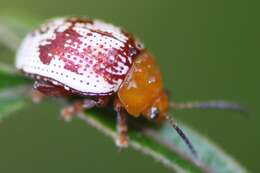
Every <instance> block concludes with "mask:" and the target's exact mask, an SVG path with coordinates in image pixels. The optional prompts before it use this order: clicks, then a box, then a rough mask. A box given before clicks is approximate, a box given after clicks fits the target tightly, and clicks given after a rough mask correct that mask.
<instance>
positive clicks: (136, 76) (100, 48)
mask: <svg viewBox="0 0 260 173" xmlns="http://www.w3.org/2000/svg"><path fill="white" fill-rule="evenodd" d="M16 67H17V69H18V70H20V71H21V72H23V73H24V74H26V75H28V76H29V77H31V78H33V79H34V80H35V83H34V90H33V99H34V100H35V101H39V100H40V99H41V98H42V97H43V96H63V97H66V96H79V97H80V99H78V100H77V101H75V103H74V104H73V105H71V106H69V107H67V108H64V109H63V111H62V116H63V117H64V118H65V119H68V118H70V117H71V116H72V115H74V114H76V113H78V112H81V111H83V110H85V109H90V108H92V107H95V106H99V107H102V106H107V104H108V103H109V102H111V101H113V103H114V109H115V111H116V112H117V131H118V138H117V140H116V144H117V146H119V147H126V146H127V144H128V136H127V130H128V128H127V121H126V120H127V115H130V116H134V117H139V116H144V117H145V118H147V119H149V120H154V121H157V122H158V123H160V122H164V121H168V122H170V123H171V124H172V126H173V127H174V129H175V130H176V132H177V133H178V134H179V135H180V137H181V138H182V139H183V140H184V142H185V143H186V144H187V145H188V147H189V149H190V150H191V152H192V153H193V155H195V156H196V152H195V149H194V147H193V146H192V144H191V142H190V141H189V139H188V138H187V136H186V135H185V134H184V132H183V131H182V130H181V129H180V128H179V127H178V126H177V124H176V122H175V121H174V119H173V118H172V117H171V116H170V115H169V113H168V109H169V107H172V108H175V109H193V108H194V109H208V108H212V109H213V108H215V109H230V110H237V111H242V110H243V108H242V107H240V106H239V105H238V104H235V103H230V102H224V101H213V102H193V103H170V102H169V100H168V95H167V93H166V92H165V89H164V87H163V80H162V77H161V73H160V69H159V67H158V65H157V64H156V62H155V58H154V56H153V55H152V54H151V53H150V52H149V50H147V49H145V48H144V46H143V44H142V43H141V42H140V41H139V40H138V39H136V38H135V37H134V36H133V35H132V34H130V33H128V32H126V31H124V30H122V29H121V28H119V27H116V26H114V25H111V24H108V23H105V22H103V21H100V20H91V19H88V18H73V17H71V18H69V17H67V18H66V17H65V18H55V19H52V20H49V21H48V22H47V23H45V24H43V25H42V26H40V28H38V29H36V30H34V31H33V32H31V33H29V34H28V35H27V36H26V38H25V39H24V40H23V42H22V44H21V46H20V49H19V50H18V53H17V59H16Z"/></svg>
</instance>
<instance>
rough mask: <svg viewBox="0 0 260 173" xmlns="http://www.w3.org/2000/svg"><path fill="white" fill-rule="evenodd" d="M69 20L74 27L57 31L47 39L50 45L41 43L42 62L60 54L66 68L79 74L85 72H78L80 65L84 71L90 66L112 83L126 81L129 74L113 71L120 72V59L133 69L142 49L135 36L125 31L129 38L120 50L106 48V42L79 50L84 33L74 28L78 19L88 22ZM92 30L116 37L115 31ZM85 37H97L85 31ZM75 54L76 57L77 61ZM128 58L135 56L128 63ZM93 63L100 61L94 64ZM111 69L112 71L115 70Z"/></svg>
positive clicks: (59, 56) (48, 61)
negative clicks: (133, 63)
mask: <svg viewBox="0 0 260 173" xmlns="http://www.w3.org/2000/svg"><path fill="white" fill-rule="evenodd" d="M68 22H70V23H71V26H70V27H69V28H68V29H66V30H65V31H64V32H57V31H55V33H54V34H55V39H53V40H52V39H48V40H44V41H48V42H49V44H46V45H40V46H39V51H40V60H41V62H42V63H43V64H46V65H48V64H50V63H51V61H52V60H53V59H54V58H56V57H58V59H59V60H62V61H63V62H64V64H65V65H64V67H63V68H64V69H67V70H69V71H71V72H74V73H77V74H79V75H82V73H79V68H80V67H82V66H83V67H84V70H87V68H92V69H93V70H94V71H95V73H96V74H98V75H100V76H102V77H103V78H104V79H105V80H106V81H108V82H109V83H110V84H115V83H116V82H117V81H118V80H119V79H122V80H124V78H125V76H126V74H127V73H126V74H114V73H117V72H118V70H117V69H116V68H117V67H118V63H119V62H120V63H122V64H124V65H125V66H128V67H129V69H130V67H131V65H132V62H133V59H134V58H135V57H136V56H137V55H138V54H139V53H140V51H141V50H140V49H138V48H137V47H136V46H135V42H134V38H133V37H132V35H130V34H127V33H124V34H125V35H126V36H127V37H128V38H129V39H128V42H127V43H126V44H124V47H121V48H120V49H115V48H108V49H107V48H104V45H93V46H90V45H86V48H84V49H83V52H79V47H80V45H81V44H82V42H81V41H80V38H82V36H81V35H80V34H78V33H77V32H76V31H75V30H73V27H74V26H75V24H76V23H78V22H83V23H84V24H85V23H86V22H89V21H84V20H78V21H77V20H68ZM92 32H95V33H98V34H100V35H101V36H109V37H111V38H114V39H116V38H115V37H114V36H113V35H112V33H108V32H104V31H101V30H92ZM86 37H94V36H93V34H92V33H88V34H86ZM67 40H71V42H70V43H68V42H66V41H67ZM65 45H68V46H65ZM75 45H76V46H75ZM97 50H98V51H99V52H100V53H98V54H97V55H95V54H94V52H95V51H97ZM102 52H105V53H102ZM50 55H51V56H50ZM119 55H120V56H121V57H123V58H124V59H125V62H123V61H122V60H121V58H120V57H119ZM72 57H76V59H77V60H75V59H74V58H72ZM110 57H113V60H111V59H110ZM128 57H130V58H132V62H129V59H128ZM93 60H95V61H93ZM93 62H97V63H95V64H93ZM103 67H104V68H103ZM109 71H112V73H111V72H109Z"/></svg>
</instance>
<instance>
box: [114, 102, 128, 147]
mask: <svg viewBox="0 0 260 173" xmlns="http://www.w3.org/2000/svg"><path fill="white" fill-rule="evenodd" d="M115 110H116V112H117V135H118V136H117V139H116V145H117V146H118V147H119V148H120V149H121V148H126V147H128V127H127V113H126V112H125V110H124V109H123V107H122V106H121V103H120V102H119V101H116V103H115Z"/></svg>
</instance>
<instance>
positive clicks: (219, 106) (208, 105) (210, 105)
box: [170, 101, 247, 114]
mask: <svg viewBox="0 0 260 173" xmlns="http://www.w3.org/2000/svg"><path fill="white" fill-rule="evenodd" d="M170 107H172V108H173V109H177V110H185V109H216V110H230V111H237V112H240V113H245V114H246V113H247V109H246V108H245V107H243V106H242V105H240V104H238V103H234V102H228V101H202V102H186V103H176V102H172V103H170Z"/></svg>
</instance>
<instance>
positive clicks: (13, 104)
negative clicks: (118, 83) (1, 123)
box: [0, 16, 247, 173]
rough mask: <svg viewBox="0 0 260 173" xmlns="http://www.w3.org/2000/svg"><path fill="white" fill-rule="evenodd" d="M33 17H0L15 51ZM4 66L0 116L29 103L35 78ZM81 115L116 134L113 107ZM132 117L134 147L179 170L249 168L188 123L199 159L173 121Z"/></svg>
mask: <svg viewBox="0 0 260 173" xmlns="http://www.w3.org/2000/svg"><path fill="white" fill-rule="evenodd" d="M32 21H35V20H32V19H30V18H22V19H21V17H10V16H8V17H7V16H2V17H1V18H0V43H2V44H4V45H5V46H6V47H8V48H11V49H12V50H13V51H14V50H16V49H17V46H18V45H19V43H20V41H21V39H22V36H24V34H25V33H26V31H28V30H31V28H32V26H35V24H36V23H38V22H35V23H34V22H32ZM3 28H4V29H3ZM10 40H11V41H10ZM0 55H1V54H0ZM0 58H1V57H0ZM1 66H2V67H1ZM1 66H0V67H1V68H0V69H1V70H0V120H1V119H2V118H4V117H6V116H7V115H8V114H10V113H11V112H13V111H17V110H18V109H21V108H23V107H25V106H26V105H27V103H28V101H27V100H26V97H27V96H28V92H29V91H28V90H27V89H26V87H25V86H26V85H28V84H31V81H29V80H27V79H25V78H23V77H21V76H19V75H16V73H15V70H14V69H13V68H12V67H9V66H6V65H1ZM78 118H79V119H81V120H83V121H82V122H86V123H87V124H89V125H91V126H93V127H95V128H96V129H98V130H100V131H101V132H102V133H103V134H105V135H107V136H109V137H111V138H112V139H115V138H116V135H117V134H116V129H115V127H116V124H115V122H116V121H115V113H114V111H112V110H111V109H105V110H103V109H92V110H89V111H87V112H86V113H81V114H79V115H78ZM129 119H130V124H129V125H130V126H129V137H130V147H132V148H134V149H136V150H138V151H140V152H142V153H144V154H146V155H149V156H151V157H153V158H154V159H155V160H157V161H160V162H161V163H163V164H164V165H165V166H167V167H168V168H170V169H172V170H173V171H175V172H191V173H195V172H219V173H233V172H234V173H244V172H247V170H246V169H245V168H243V167H242V166H241V165H239V164H238V163H237V162H236V161H235V160H234V159H233V158H232V157H230V156H229V155H227V154H226V153H225V152H224V151H223V150H222V149H220V148H219V147H217V146H216V145H215V144H213V143H212V142H211V141H210V140H209V139H207V138H206V137H205V136H203V135H201V134H199V133H198V132H196V131H195V130H194V129H192V128H190V127H188V126H187V125H185V124H184V123H180V126H181V127H182V129H183V130H184V131H185V132H186V133H187V135H188V136H189V137H190V138H191V141H192V143H193V145H194V146H195V148H196V150H197V151H198V154H199V159H197V160H196V159H193V158H192V157H191V155H190V152H189V151H188V149H187V147H186V145H184V144H183V142H182V141H181V140H180V138H179V136H178V135H177V134H176V133H175V132H174V130H173V129H172V127H171V126H170V125H169V124H167V123H165V124H163V125H162V126H156V125H154V124H152V123H149V122H147V121H145V120H143V119H134V118H131V117H129Z"/></svg>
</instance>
